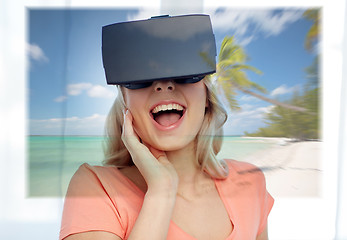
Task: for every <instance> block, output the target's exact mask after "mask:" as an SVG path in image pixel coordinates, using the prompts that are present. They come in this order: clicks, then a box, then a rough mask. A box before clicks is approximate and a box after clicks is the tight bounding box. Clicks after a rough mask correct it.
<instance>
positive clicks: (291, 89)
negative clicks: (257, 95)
mask: <svg viewBox="0 0 347 240" xmlns="http://www.w3.org/2000/svg"><path fill="white" fill-rule="evenodd" d="M298 89H299V86H298V85H296V86H293V87H287V86H286V85H285V84H283V85H281V86H279V87H278V88H275V89H274V90H272V91H271V93H270V96H272V97H274V96H278V95H284V94H288V93H292V92H294V91H296V90H298Z"/></svg>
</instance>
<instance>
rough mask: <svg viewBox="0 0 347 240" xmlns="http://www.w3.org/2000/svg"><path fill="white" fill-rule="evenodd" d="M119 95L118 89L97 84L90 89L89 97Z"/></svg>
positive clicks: (113, 96)
mask: <svg viewBox="0 0 347 240" xmlns="http://www.w3.org/2000/svg"><path fill="white" fill-rule="evenodd" d="M116 95H117V93H116V91H111V90H109V89H107V88H105V87H103V86H100V85H95V86H92V87H91V88H90V89H89V90H88V96H89V97H95V98H115V97H116Z"/></svg>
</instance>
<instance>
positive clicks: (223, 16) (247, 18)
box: [208, 8, 303, 45]
mask: <svg viewBox="0 0 347 240" xmlns="http://www.w3.org/2000/svg"><path fill="white" fill-rule="evenodd" d="M208 11H209V14H210V15H211V20H212V25H213V28H214V29H215V30H219V31H222V32H227V31H230V30H232V31H234V34H235V37H236V39H237V40H238V42H239V43H240V44H243V45H247V44H249V43H250V42H251V41H253V40H256V39H257V37H259V34H261V35H263V36H264V37H269V36H276V35H278V34H280V33H281V32H283V31H284V30H285V29H286V27H287V26H289V25H290V24H291V23H293V22H295V21H297V20H298V19H300V18H301V16H302V13H303V10H302V9H284V10H283V11H275V10H273V9H229V8H217V9H209V10H208Z"/></svg>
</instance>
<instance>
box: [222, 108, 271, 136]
mask: <svg viewBox="0 0 347 240" xmlns="http://www.w3.org/2000/svg"><path fill="white" fill-rule="evenodd" d="M241 107H242V109H243V110H241V111H238V112H232V113H231V114H229V115H228V120H227V122H226V123H225V125H224V132H225V134H226V135H240V134H243V132H245V131H248V132H253V131H256V130H257V129H258V128H260V127H263V126H264V121H263V119H264V114H266V113H269V112H270V111H271V110H272V109H273V108H274V105H270V106H266V107H255V106H251V105H248V104H245V105H241Z"/></svg>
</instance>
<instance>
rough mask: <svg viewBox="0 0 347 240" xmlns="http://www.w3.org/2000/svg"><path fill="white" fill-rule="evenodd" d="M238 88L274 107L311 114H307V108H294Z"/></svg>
mask: <svg viewBox="0 0 347 240" xmlns="http://www.w3.org/2000/svg"><path fill="white" fill-rule="evenodd" d="M236 88H237V89H238V90H240V91H241V92H243V93H246V94H249V95H251V96H253V97H256V98H259V99H261V100H263V101H266V102H269V103H272V104H274V105H277V106H281V107H284V108H287V109H292V110H294V111H298V112H305V113H309V112H307V109H306V108H303V107H298V106H293V105H290V104H287V103H283V102H280V101H277V100H275V99H271V98H268V97H265V96H263V95H260V94H258V93H255V92H252V91H249V90H247V89H244V88H241V87H238V86H236Z"/></svg>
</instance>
